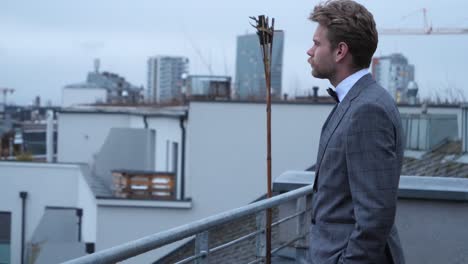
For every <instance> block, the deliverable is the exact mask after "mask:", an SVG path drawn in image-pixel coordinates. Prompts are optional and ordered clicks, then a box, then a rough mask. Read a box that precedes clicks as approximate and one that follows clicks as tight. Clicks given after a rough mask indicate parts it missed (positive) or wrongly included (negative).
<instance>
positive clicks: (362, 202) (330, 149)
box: [309, 74, 404, 264]
mask: <svg viewBox="0 0 468 264" xmlns="http://www.w3.org/2000/svg"><path fill="white" fill-rule="evenodd" d="M402 140H403V139H402V132H401V121H400V114H399V112H398V109H397V107H396V105H395V102H394V100H393V98H392V97H391V96H390V95H389V94H388V93H387V91H386V90H385V89H383V88H382V87H380V86H379V85H378V84H377V83H376V82H375V81H374V79H373V78H372V76H371V75H370V74H367V75H365V76H364V77H362V78H361V79H360V80H359V81H358V82H357V83H356V84H355V85H354V86H353V87H352V88H351V90H350V91H349V92H348V94H347V95H346V97H345V98H344V99H343V101H342V102H340V103H339V104H338V105H337V106H336V107H335V108H334V110H333V111H332V113H331V114H330V116H329V118H328V120H327V121H326V122H325V124H324V126H323V128H322V134H321V137H320V146H319V151H318V156H317V163H316V171H315V175H316V176H315V177H316V182H315V186H314V194H313V197H312V224H311V227H310V236H309V238H310V247H309V258H310V262H311V263H314V264H332V263H333V264H335V263H347V264H358V263H359V264H387V263H389V264H390V263H394V264H403V263H404V257H403V252H402V249H401V245H400V241H399V237H398V233H397V230H396V228H395V225H394V220H395V212H396V202H397V191H398V183H399V180H400V172H401V165H402V157H403V141H402Z"/></svg>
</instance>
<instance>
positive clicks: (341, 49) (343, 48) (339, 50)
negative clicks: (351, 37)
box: [335, 42, 349, 62]
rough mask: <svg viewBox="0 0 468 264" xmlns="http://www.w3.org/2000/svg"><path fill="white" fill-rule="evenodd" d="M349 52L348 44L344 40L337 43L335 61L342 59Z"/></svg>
mask: <svg viewBox="0 0 468 264" xmlns="http://www.w3.org/2000/svg"><path fill="white" fill-rule="evenodd" d="M348 52H349V47H348V44H346V43H344V42H340V43H338V45H337V46H336V49H335V62H340V61H342V60H343V59H344V58H345V57H346V55H347V54H348Z"/></svg>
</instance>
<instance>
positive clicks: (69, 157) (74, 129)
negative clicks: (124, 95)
mask: <svg viewBox="0 0 468 264" xmlns="http://www.w3.org/2000/svg"><path fill="white" fill-rule="evenodd" d="M129 126H130V120H129V115H127V114H97V113H63V112H62V113H60V114H59V115H58V148H57V159H58V162H84V163H88V164H91V163H92V161H93V157H94V155H95V154H97V152H98V151H99V150H100V149H101V147H102V145H103V144H104V141H105V140H106V138H107V136H108V134H109V131H110V129H111V128H113V127H129Z"/></svg>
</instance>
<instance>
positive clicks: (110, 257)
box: [65, 185, 312, 264]
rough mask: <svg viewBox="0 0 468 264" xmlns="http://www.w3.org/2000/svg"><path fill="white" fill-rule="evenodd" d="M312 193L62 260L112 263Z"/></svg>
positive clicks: (275, 199) (266, 202) (309, 187)
mask: <svg viewBox="0 0 468 264" xmlns="http://www.w3.org/2000/svg"><path fill="white" fill-rule="evenodd" d="M310 193H312V185H307V186H304V187H301V188H299V189H296V190H292V191H289V192H286V193H283V194H280V195H277V196H274V197H272V198H269V199H265V200H261V201H258V202H255V203H252V204H248V205H245V206H242V207H239V208H236V209H232V210H229V211H226V212H222V213H219V214H217V215H213V216H209V217H207V218H204V219H201V220H198V221H194V222H192V223H188V224H185V225H182V226H179V227H175V228H172V229H169V230H166V231H163V232H159V233H156V234H152V235H149V236H146V237H143V238H140V239H137V240H134V241H130V242H127V243H124V244H121V245H117V246H114V247H112V248H108V249H104V250H102V251H98V252H96V253H93V254H90V255H86V256H83V257H80V258H77V259H73V260H70V261H67V262H65V263H66V264H84V263H96V264H100V263H115V262H118V261H122V260H125V259H128V258H131V257H134V256H137V255H140V254H142V253H145V252H148V251H150V250H154V249H156V248H159V247H161V246H164V245H167V244H170V243H173V242H175V241H178V240H181V239H183V238H185V237H189V236H192V235H195V234H197V233H200V232H202V231H205V230H208V229H210V228H212V227H214V226H218V225H221V224H225V223H228V222H230V221H232V220H235V219H238V218H241V217H243V216H246V215H249V214H253V213H256V212H259V211H262V210H265V209H267V208H272V207H275V206H277V205H279V204H281V203H284V202H286V201H290V200H293V199H296V198H298V197H301V196H305V195H308V194H310Z"/></svg>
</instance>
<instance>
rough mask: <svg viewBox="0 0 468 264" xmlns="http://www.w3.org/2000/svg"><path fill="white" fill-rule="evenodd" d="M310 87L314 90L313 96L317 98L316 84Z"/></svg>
mask: <svg viewBox="0 0 468 264" xmlns="http://www.w3.org/2000/svg"><path fill="white" fill-rule="evenodd" d="M312 89H313V90H314V98H318V90H319V88H318V86H314V87H312Z"/></svg>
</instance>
